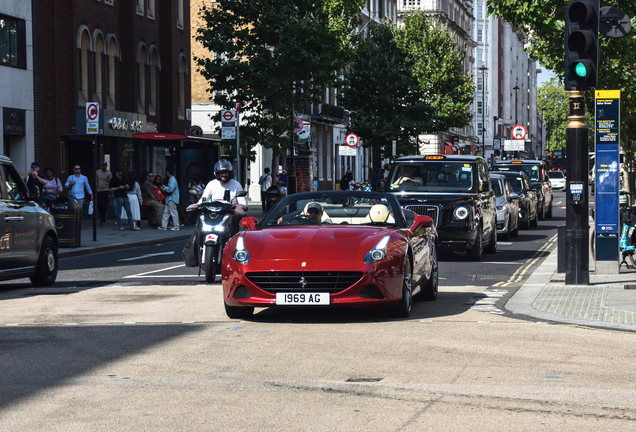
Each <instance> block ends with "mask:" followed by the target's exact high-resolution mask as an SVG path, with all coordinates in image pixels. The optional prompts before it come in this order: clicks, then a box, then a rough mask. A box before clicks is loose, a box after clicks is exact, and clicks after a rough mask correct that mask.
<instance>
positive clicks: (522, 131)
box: [512, 125, 528, 140]
mask: <svg viewBox="0 0 636 432" xmlns="http://www.w3.org/2000/svg"><path fill="white" fill-rule="evenodd" d="M527 134H528V131H527V130H526V128H525V127H523V125H516V126H515V127H513V128H512V137H513V138H514V139H516V140H522V139H524V138H525V137H526V135H527Z"/></svg>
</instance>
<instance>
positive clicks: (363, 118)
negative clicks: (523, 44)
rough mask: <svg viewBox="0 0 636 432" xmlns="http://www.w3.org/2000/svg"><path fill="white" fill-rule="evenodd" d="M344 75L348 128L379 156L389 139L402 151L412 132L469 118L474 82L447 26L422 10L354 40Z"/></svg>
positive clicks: (433, 130)
mask: <svg viewBox="0 0 636 432" xmlns="http://www.w3.org/2000/svg"><path fill="white" fill-rule="evenodd" d="M346 81H347V85H348V88H347V90H346V91H345V94H344V105H345V107H346V108H347V109H349V110H350V111H351V115H350V124H349V129H350V130H351V131H352V132H354V133H356V134H358V135H359V136H360V137H361V138H362V139H363V140H364V143H365V146H373V147H380V148H382V149H383V152H384V156H390V150H391V146H390V145H391V141H396V142H397V152H398V153H399V154H404V153H408V152H410V151H411V148H412V146H413V143H414V140H415V137H417V135H418V134H421V133H436V132H441V131H445V130H448V129H449V128H451V127H463V126H465V125H466V124H468V122H470V120H471V113H470V112H469V108H470V105H471V103H472V98H473V91H474V84H473V82H472V80H471V79H470V76H468V75H467V74H465V73H464V70H463V62H462V59H461V56H460V53H459V51H458V50H457V47H456V46H455V42H454V39H453V37H452V35H451V34H450V33H449V31H448V29H447V28H446V27H444V26H442V25H440V24H439V23H437V22H435V21H434V20H433V19H431V18H429V17H428V16H427V15H426V14H425V13H423V12H415V13H412V14H407V15H406V16H405V20H404V25H403V26H399V27H398V26H395V25H393V24H389V23H384V24H381V25H378V26H373V27H371V28H370V31H369V34H368V37H367V38H366V39H361V40H359V41H358V43H357V45H356V54H355V57H354V60H353V62H352V64H351V65H350V68H349V69H348V72H347V74H346Z"/></svg>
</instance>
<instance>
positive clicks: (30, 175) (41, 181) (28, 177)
mask: <svg viewBox="0 0 636 432" xmlns="http://www.w3.org/2000/svg"><path fill="white" fill-rule="evenodd" d="M22 180H24V181H25V182H26V185H27V188H28V187H30V186H35V187H37V188H38V199H37V201H38V203H41V202H42V201H41V200H42V188H43V187H44V185H45V184H46V178H44V177H42V176H41V175H40V164H38V163H37V162H33V163H31V169H30V170H29V172H27V173H26V174H25V175H23V176H22Z"/></svg>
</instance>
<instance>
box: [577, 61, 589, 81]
mask: <svg viewBox="0 0 636 432" xmlns="http://www.w3.org/2000/svg"><path fill="white" fill-rule="evenodd" d="M574 71H575V72H576V74H577V75H578V76H580V77H581V78H585V77H586V76H587V68H586V67H585V65H584V64H583V63H580V62H579V63H577V64H576V67H575V68H574Z"/></svg>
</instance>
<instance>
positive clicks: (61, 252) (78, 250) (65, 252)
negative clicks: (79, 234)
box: [57, 234, 190, 258]
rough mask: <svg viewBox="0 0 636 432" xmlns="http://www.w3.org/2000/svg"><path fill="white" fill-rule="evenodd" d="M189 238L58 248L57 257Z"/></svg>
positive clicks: (182, 235)
mask: <svg viewBox="0 0 636 432" xmlns="http://www.w3.org/2000/svg"><path fill="white" fill-rule="evenodd" d="M189 238H190V234H181V235H175V236H172V237H164V238H156V239H152V240H144V241H139V242H135V243H113V244H110V245H105V246H95V247H90V246H88V247H86V248H84V247H83V246H80V247H79V248H69V250H64V248H58V250H57V255H58V257H59V258H72V257H76V256H80V255H85V254H92V253H99V252H110V251H113V250H120V249H129V248H134V247H139V246H152V245H155V244H157V243H166V242H173V241H179V240H187V239H189ZM70 249H74V250H70Z"/></svg>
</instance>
